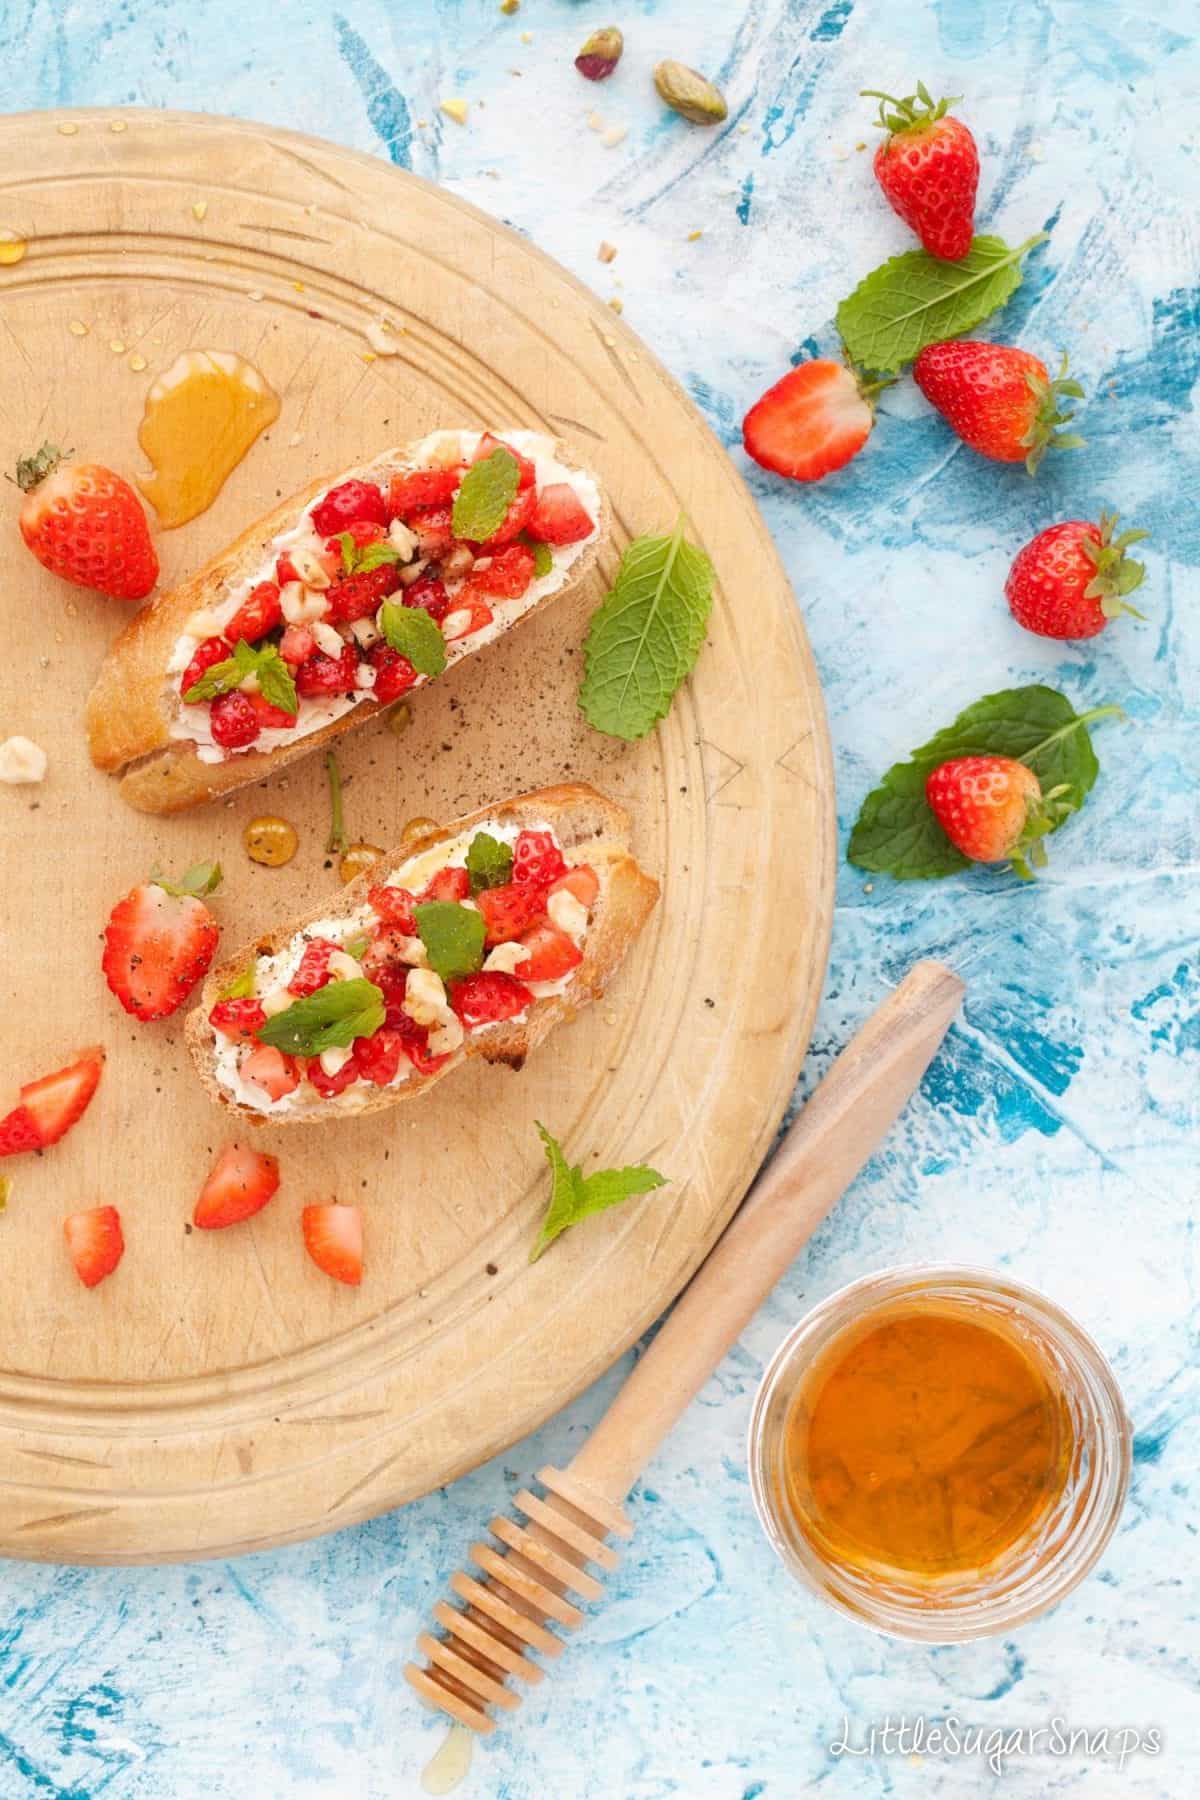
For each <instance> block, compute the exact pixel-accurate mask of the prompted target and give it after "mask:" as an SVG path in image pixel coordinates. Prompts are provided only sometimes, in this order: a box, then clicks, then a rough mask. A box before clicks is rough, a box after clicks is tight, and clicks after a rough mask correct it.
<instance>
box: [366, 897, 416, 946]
mask: <svg viewBox="0 0 1200 1800" xmlns="http://www.w3.org/2000/svg"><path fill="white" fill-rule="evenodd" d="M367 900H368V903H369V904H370V907H371V910H372V911H373V912H375V913H377V914H378V915H379V917H380V918H381V919H382V920H383V922H384V924H385V925H394V926H395V928H396V930H397V931H399V932H402V933H403V934H404V936H405V937H415V936H416V932H417V919H416V914H415V913H414V912H413V907H414V906H415V905H416V900H415V897H414V896H413V895H412V894H410V893H409V891H408V889H407V888H402V887H373V888H371V889H370V890H369V892H368V894H367Z"/></svg>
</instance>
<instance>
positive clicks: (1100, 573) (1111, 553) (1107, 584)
mask: <svg viewBox="0 0 1200 1800" xmlns="http://www.w3.org/2000/svg"><path fill="white" fill-rule="evenodd" d="M1118 516H1119V515H1118V514H1117V513H1101V514H1100V525H1099V531H1100V542H1099V543H1096V542H1095V541H1094V539H1092V538H1085V539H1084V541H1083V546H1082V548H1083V553H1084V555H1085V556H1086V557H1087V559H1088V561H1089V562H1090V563H1092V564H1093V566H1094V567H1095V570H1096V573H1095V574H1094V575H1093V577H1092V579H1091V580H1090V581H1089V582H1088V585H1087V587H1086V588H1084V590H1083V591H1084V594H1085V595H1086V597H1087V598H1088V599H1089V600H1099V602H1100V611H1101V612H1102V613H1103V614H1104V616H1105V618H1106V619H1116V618H1119V617H1120V615H1121V614H1122V613H1130V614H1132V616H1133V617H1134V618H1135V619H1144V618H1145V616H1146V615H1145V613H1140V612H1139V611H1138V609H1137V607H1136V606H1130V605H1128V604H1127V602H1126V599H1125V596H1126V594H1132V593H1133V591H1134V589H1135V588H1139V587H1141V585H1142V583H1143V581H1144V580H1145V579H1146V565H1145V563H1140V562H1135V561H1134V560H1133V558H1132V557H1129V556H1126V554H1125V552H1126V550H1127V549H1128V548H1129V546H1130V544H1139V543H1141V541H1142V539H1143V538H1148V537H1149V536H1150V533H1149V532H1148V531H1123V532H1122V533H1121V535H1120V537H1118V538H1114V536H1113V532H1114V531H1115V530H1116V525H1117V518H1118Z"/></svg>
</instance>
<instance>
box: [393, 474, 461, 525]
mask: <svg viewBox="0 0 1200 1800" xmlns="http://www.w3.org/2000/svg"><path fill="white" fill-rule="evenodd" d="M462 478H463V472H462V469H461V468H455V469H410V470H409V471H408V473H407V474H405V475H393V476H392V480H391V485H390V486H389V488H388V511H389V512H390V513H391V515H392V517H393V519H407V518H408V516H409V514H410V513H411V512H412V511H413V510H414V509H415V508H417V507H423V506H445V504H446V502H447V501H448V500H453V498H454V496H455V494H456V493H457V492H458V488H459V483H460V482H461V481H462Z"/></svg>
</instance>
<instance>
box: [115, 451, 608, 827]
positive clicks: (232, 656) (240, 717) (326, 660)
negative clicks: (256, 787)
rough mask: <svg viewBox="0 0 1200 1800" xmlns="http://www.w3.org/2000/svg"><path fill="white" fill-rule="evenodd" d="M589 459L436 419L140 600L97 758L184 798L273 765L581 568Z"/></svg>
mask: <svg viewBox="0 0 1200 1800" xmlns="http://www.w3.org/2000/svg"><path fill="white" fill-rule="evenodd" d="M607 533H608V509H607V506H606V504H605V501H604V499H603V496H602V495H601V492H600V489H599V486H598V484H597V482H596V479H595V477H594V476H592V475H590V474H589V473H588V472H587V471H586V470H585V469H582V468H580V467H578V466H577V465H576V464H575V463H574V462H573V461H572V460H571V458H570V456H569V454H568V452H567V450H566V448H565V446H564V445H563V444H561V443H560V442H559V441H557V440H556V439H554V438H551V437H546V436H543V435H542V434H540V433H537V432H532V431H509V432H507V433H505V434H504V435H503V437H500V436H497V435H494V434H493V433H491V432H487V431H484V432H481V431H440V432H435V433H433V434H432V435H431V436H430V437H427V438H424V439H422V440H421V441H420V442H419V443H415V444H412V445H409V446H408V447H406V448H405V449H400V450H391V451H386V452H385V453H384V454H383V455H381V456H378V457H376V458H375V459H374V460H373V461H372V462H370V463H367V464H364V465H363V466H362V467H360V468H356V469H351V470H348V471H347V472H346V473H345V474H343V475H340V476H339V477H338V478H337V479H336V480H335V481H332V482H331V481H328V480H326V481H322V482H319V483H317V484H315V485H313V486H311V487H309V488H308V489H306V490H305V491H303V492H302V493H300V494H296V495H294V496H293V497H292V498H291V499H290V500H286V501H284V502H283V504H282V505H281V506H279V507H278V508H276V510H275V511H274V512H273V513H271V514H269V515H268V516H267V517H266V518H264V519H261V520H259V521H258V523H257V524H255V525H253V526H251V527H250V529H249V530H248V531H247V532H245V533H244V534H243V535H242V537H241V538H239V539H238V541H237V542H236V543H235V544H233V545H232V546H231V547H230V548H229V549H228V550H227V551H225V552H224V553H223V554H222V555H221V556H218V557H216V558H215V559H214V560H213V561H212V562H210V563H208V564H207V565H206V566H205V567H204V568H203V569H201V570H200V571H199V572H198V573H197V574H195V575H193V576H192V577H191V578H190V579H189V580H188V581H185V582H183V583H182V584H181V585H180V586H179V587H177V588H175V589H174V590H172V591H171V592H170V593H167V594H164V595H163V596H161V597H160V598H159V599H157V600H155V601H154V602H153V603H152V604H151V605H149V606H148V607H146V608H145V609H144V610H143V611H142V612H140V613H139V614H138V615H137V617H136V618H135V619H133V621H132V622H131V623H130V624H129V626H128V627H127V628H126V629H125V631H124V632H122V634H121V636H120V637H119V638H118V639H117V641H116V643H115V644H114V646H113V648H112V650H111V651H110V652H109V655H108V657H107V658H106V660H105V662H104V665H103V667H102V669H101V671H100V676H99V679H98V680H97V682H96V686H95V688H94V689H93V691H92V694H91V697H90V699H89V701H88V708H87V726H88V737H89V743H90V748H91V755H92V761H93V762H94V763H95V764H96V766H97V767H98V768H101V769H104V770H107V771H108V772H110V773H113V774H120V775H121V787H120V791H121V794H122V797H123V798H124V799H125V800H127V801H128V802H129V804H130V805H131V806H135V807H137V808H139V809H140V810H142V811H145V812H155V813H170V812H178V811H181V810H182V809H184V808H186V807H189V806H195V805H198V804H200V803H201V802H202V801H205V800H210V799H213V798H215V797H216V796H217V795H220V794H227V793H229V792H231V791H232V790H233V789H235V788H240V787H244V786H246V785H247V784H249V783H251V782H255V781H261V780H262V778H263V776H264V775H269V774H272V773H273V772H274V771H275V770H276V769H278V768H280V767H282V765H283V764H285V763H289V762H292V761H294V760H295V759H296V758H298V757H301V756H305V755H307V754H308V753H309V752H310V751H313V750H315V749H317V748H318V747H320V746H322V745H324V744H326V743H327V742H328V741H329V740H330V739H331V738H333V737H336V736H337V735H338V734H339V733H341V732H343V731H346V730H348V729H349V728H350V727H351V726H353V725H356V724H358V723H360V722H362V721H365V720H366V719H367V718H369V717H370V716H371V715H372V714H373V713H375V712H377V711H378V710H379V709H380V708H381V707H383V706H387V705H389V704H390V703H391V702H392V701H395V700H398V699H399V698H400V697H401V696H402V695H404V694H407V693H409V692H411V691H413V690H415V689H417V688H420V687H422V686H424V685H425V684H426V683H427V682H429V681H432V680H435V679H436V678H437V677H438V676H439V675H441V674H442V673H443V672H444V671H445V670H447V669H450V668H453V667H454V665H455V664H456V663H458V662H459V661H461V660H462V659H463V658H464V657H467V656H470V655H472V654H473V653H474V652H475V651H477V650H481V649H483V648H484V646H485V645H487V644H489V643H491V642H493V641H494V640H495V639H496V638H497V637H499V636H500V635H501V634H502V633H503V632H506V631H509V630H511V629H512V627H513V626H514V625H516V624H518V623H519V622H520V621H521V620H522V619H525V618H528V617H529V616H530V615H531V614H532V613H533V612H534V611H536V610H537V609H538V608H540V607H541V606H543V605H544V604H546V603H547V602H549V601H550V600H552V599H555V598H557V597H560V596H562V595H564V594H566V593H568V592H569V591H571V590H573V589H575V588H577V587H578V585H579V584H580V583H581V582H582V581H583V580H584V579H585V578H586V577H587V575H588V574H589V573H590V571H591V569H592V567H593V566H594V564H595V561H596V557H597V554H598V552H599V550H600V547H601V545H602V544H603V542H604V541H605V538H606V536H607Z"/></svg>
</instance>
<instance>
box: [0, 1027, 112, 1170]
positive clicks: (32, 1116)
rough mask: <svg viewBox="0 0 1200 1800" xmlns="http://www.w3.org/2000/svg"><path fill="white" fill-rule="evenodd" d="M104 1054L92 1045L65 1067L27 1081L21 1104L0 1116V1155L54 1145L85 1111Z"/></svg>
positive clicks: (98, 1078) (99, 1072)
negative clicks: (2, 1116)
mask: <svg viewBox="0 0 1200 1800" xmlns="http://www.w3.org/2000/svg"><path fill="white" fill-rule="evenodd" d="M104 1054H105V1053H104V1050H103V1049H102V1048H101V1046H100V1045H99V1044H94V1045H93V1046H92V1048H91V1049H90V1050H83V1051H81V1052H80V1054H79V1056H78V1057H77V1058H76V1059H75V1061H74V1062H72V1063H68V1064H67V1067H66V1068H65V1069H58V1070H56V1071H55V1073H54V1074H53V1075H43V1076H41V1077H40V1078H39V1079H38V1080H37V1081H29V1082H26V1084H25V1086H24V1087H23V1088H22V1089H21V1101H20V1105H19V1106H14V1108H13V1110H12V1111H11V1112H10V1113H8V1114H6V1115H5V1117H4V1118H3V1119H0V1156H17V1155H19V1154H20V1153H21V1152H22V1151H25V1150H44V1149H45V1148H46V1146H47V1145H48V1144H57V1142H58V1140H59V1138H60V1137H63V1136H64V1135H65V1134H66V1133H67V1132H68V1131H69V1130H70V1129H71V1127H72V1125H74V1123H75V1121H76V1120H77V1119H78V1118H80V1117H81V1115H82V1114H83V1113H84V1112H85V1111H86V1109H87V1107H88V1104H89V1102H90V1100H91V1098H92V1095H93V1094H94V1093H95V1091H96V1088H97V1085H98V1083H99V1081H100V1076H101V1073H102V1072H103V1069H104Z"/></svg>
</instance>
